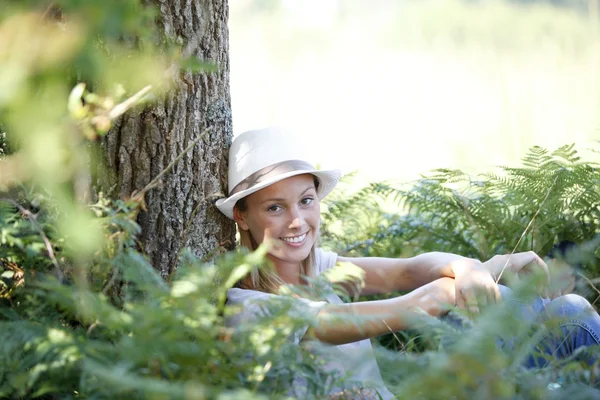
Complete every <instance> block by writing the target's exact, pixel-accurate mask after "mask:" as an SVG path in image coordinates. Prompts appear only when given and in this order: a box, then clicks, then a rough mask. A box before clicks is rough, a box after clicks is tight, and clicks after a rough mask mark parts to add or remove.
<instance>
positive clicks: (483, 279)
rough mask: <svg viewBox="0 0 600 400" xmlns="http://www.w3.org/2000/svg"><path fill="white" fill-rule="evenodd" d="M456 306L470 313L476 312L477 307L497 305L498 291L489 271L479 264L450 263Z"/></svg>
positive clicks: (464, 260) (474, 261)
mask: <svg viewBox="0 0 600 400" xmlns="http://www.w3.org/2000/svg"><path fill="white" fill-rule="evenodd" d="M452 269H453V271H454V280H455V282H454V285H455V288H456V295H455V296H456V305H458V306H459V307H461V308H466V309H468V310H470V311H471V312H478V311H479V306H481V305H484V304H492V303H497V302H499V301H500V300H501V295H500V290H499V289H498V285H497V283H496V281H495V280H494V278H493V277H492V275H491V274H490V271H489V270H488V269H487V268H486V267H485V265H484V264H481V262H479V261H477V260H473V259H466V258H465V259H462V260H457V261H454V262H453V263H452Z"/></svg>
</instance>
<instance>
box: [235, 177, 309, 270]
mask: <svg viewBox="0 0 600 400" xmlns="http://www.w3.org/2000/svg"><path fill="white" fill-rule="evenodd" d="M246 204H247V209H246V211H244V212H241V211H239V210H238V209H237V208H236V209H235V210H234V217H235V220H236V221H237V222H238V224H239V227H240V229H243V230H249V231H250V233H251V234H252V237H253V238H254V240H255V241H256V243H257V244H261V243H262V242H264V241H265V240H269V241H271V242H272V247H271V250H270V251H269V254H270V255H271V258H273V259H274V260H273V261H275V264H276V265H277V263H278V261H279V262H283V263H294V264H295V263H300V262H302V261H303V260H304V259H306V258H307V257H308V255H309V253H310V250H311V248H312V246H313V245H314V244H315V242H316V240H317V236H318V233H319V225H320V221H321V218H320V211H321V205H320V202H319V199H318V198H317V191H316V189H315V183H314V178H313V176H312V175H310V174H304V175H297V176H293V177H291V178H287V179H284V180H282V181H279V182H277V183H274V184H272V185H271V186H268V187H266V188H264V189H261V190H259V191H258V192H255V193H253V194H251V195H250V196H248V197H246Z"/></svg>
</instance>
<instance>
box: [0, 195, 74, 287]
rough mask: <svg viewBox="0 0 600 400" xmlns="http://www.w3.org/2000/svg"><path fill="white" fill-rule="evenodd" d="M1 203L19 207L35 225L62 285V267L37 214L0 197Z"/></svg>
mask: <svg viewBox="0 0 600 400" xmlns="http://www.w3.org/2000/svg"><path fill="white" fill-rule="evenodd" d="M0 201H6V202H9V203H10V204H12V205H14V206H15V207H17V208H18V209H19V211H21V214H23V215H24V216H25V217H27V219H29V220H30V221H31V222H32V223H33V225H34V226H35V228H36V229H37V231H38V232H39V233H40V236H42V239H43V240H44V244H45V245H46V251H47V252H48V256H49V257H50V260H52V264H53V265H54V269H56V275H57V278H58V283H62V281H63V273H62V271H61V270H60V265H59V264H58V260H56V257H55V256H54V250H53V249H52V243H50V239H48V236H46V234H45V233H44V230H43V229H42V227H41V226H40V224H39V223H38V222H37V218H36V216H35V214H33V213H32V212H31V211H29V210H28V209H26V208H24V207H22V206H21V205H20V204H19V203H17V202H16V201H14V200H12V199H8V198H4V197H0Z"/></svg>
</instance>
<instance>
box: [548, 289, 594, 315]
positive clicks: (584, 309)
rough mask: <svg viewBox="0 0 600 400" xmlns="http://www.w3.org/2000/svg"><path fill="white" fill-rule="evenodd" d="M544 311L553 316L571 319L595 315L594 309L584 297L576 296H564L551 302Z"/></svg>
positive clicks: (571, 294)
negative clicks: (583, 315)
mask: <svg viewBox="0 0 600 400" xmlns="http://www.w3.org/2000/svg"><path fill="white" fill-rule="evenodd" d="M546 310H547V311H548V312H549V313H550V314H551V315H554V316H563V317H571V316H575V315H577V314H582V313H595V310H594V308H593V307H592V305H591V304H590V302H589V301H587V300H586V299H585V298H584V297H582V296H579V295H578V294H573V293H570V294H566V295H564V296H560V297H557V298H556V299H554V300H552V301H551V302H550V303H548V305H547V306H546Z"/></svg>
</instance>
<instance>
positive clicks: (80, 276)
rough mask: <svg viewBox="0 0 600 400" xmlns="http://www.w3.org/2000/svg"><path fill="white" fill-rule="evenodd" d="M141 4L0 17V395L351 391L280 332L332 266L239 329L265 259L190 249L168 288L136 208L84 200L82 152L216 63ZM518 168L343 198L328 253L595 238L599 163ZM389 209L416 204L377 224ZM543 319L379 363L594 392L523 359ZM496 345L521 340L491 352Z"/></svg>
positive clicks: (583, 370) (412, 373)
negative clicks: (180, 40) (175, 83)
mask: <svg viewBox="0 0 600 400" xmlns="http://www.w3.org/2000/svg"><path fill="white" fill-rule="evenodd" d="M146 3H148V2H145V1H143V2H141V1H137V0H110V1H106V0H93V1H88V0H86V1H83V0H61V1H55V2H51V3H49V2H46V1H34V0H27V1H17V0H13V1H7V2H4V3H3V5H2V7H0V64H1V65H2V68H0V116H1V118H2V120H1V121H0V122H1V123H2V128H1V129H0V131H2V132H3V133H4V132H6V133H7V135H6V136H4V135H3V136H2V137H1V138H2V139H0V145H1V147H2V148H3V150H2V153H1V154H0V156H2V162H3V168H7V169H6V170H8V171H9V173H8V174H5V173H4V171H5V169H3V171H2V172H3V174H0V190H3V191H6V192H5V193H3V194H2V195H1V196H0V197H1V199H0V268H1V270H0V397H3V398H36V397H38V398H49V399H54V398H60V399H63V398H66V399H68V398H93V399H132V398H134V399H135V398H152V399H164V398H186V399H190V398H191V399H204V398H211V399H213V398H214V399H235V398H239V399H253V398H256V399H258V398H284V397H286V395H288V394H289V391H290V389H291V388H292V387H293V386H294V385H293V382H294V379H295V376H296V374H297V373H300V374H302V375H303V376H304V377H306V379H307V381H308V384H307V386H306V388H305V391H306V392H305V393H302V394H301V395H299V397H302V398H323V397H325V396H326V394H327V393H329V391H330V389H331V387H332V385H340V386H341V387H350V385H351V382H347V381H346V380H345V377H342V376H338V375H337V374H336V373H334V372H332V371H326V370H323V368H322V367H323V365H322V359H321V358H320V357H318V356H316V355H315V353H313V352H312V351H309V350H308V349H307V348H306V347H304V346H298V345H296V344H294V342H293V341H291V340H290V338H291V337H292V336H294V335H296V334H297V333H298V332H303V330H304V329H305V328H306V326H309V325H311V324H313V323H314V317H313V316H312V313H311V312H309V311H308V310H307V309H306V306H305V305H303V303H302V302H299V301H297V300H296V298H297V297H298V296H302V297H310V298H315V299H319V298H323V297H324V296H325V295H326V294H328V293H331V291H333V290H338V291H339V287H338V286H334V287H332V286H331V285H329V283H328V282H327V281H326V279H327V278H329V279H331V280H333V281H339V279H340V278H339V276H337V275H338V271H335V273H331V274H328V276H323V277H320V278H317V279H315V280H314V282H313V285H312V288H310V289H307V288H303V287H300V288H293V287H292V288H286V290H287V292H286V293H285V295H284V296H282V297H281V298H279V299H277V300H274V301H273V302H271V303H270V304H268V305H266V304H265V307H266V308H267V312H265V313H264V314H263V315H260V316H257V318H256V319H255V320H254V321H240V323H239V324H236V326H235V327H231V326H229V324H228V319H229V318H230V317H232V316H233V314H234V313H235V312H236V311H238V310H236V309H235V308H234V307H230V306H228V305H227V304H226V303H225V299H226V291H227V290H228V289H229V288H230V287H231V286H232V285H233V284H234V283H235V282H236V281H237V280H238V279H239V278H240V277H242V276H243V275H244V274H245V273H247V272H248V271H249V270H250V269H253V268H265V267H267V266H265V265H264V264H265V262H264V254H265V251H266V250H265V249H264V248H262V249H259V250H258V251H257V252H255V253H252V254H247V253H244V252H232V253H228V254H225V255H222V256H221V257H219V258H217V259H214V260H212V261H210V262H203V261H200V260H199V259H198V258H197V257H196V256H194V255H193V254H191V253H190V252H189V251H183V252H182V254H181V257H180V260H179V265H178V268H177V269H176V273H175V274H174V275H173V276H170V277H169V279H168V280H167V281H164V280H163V279H162V278H161V277H160V276H159V275H158V274H157V272H156V270H155V269H154V268H153V266H152V265H151V264H149V262H148V260H147V259H146V258H145V257H144V255H143V254H141V253H140V252H138V251H137V250H136V235H138V234H139V233H140V228H139V226H138V225H137V224H136V222H135V221H136V216H137V213H138V212H139V211H140V209H141V207H143V201H141V199H139V198H134V199H132V200H130V201H124V200H113V199H109V198H105V197H104V196H102V195H101V194H100V195H99V196H98V198H97V199H96V200H95V201H94V203H93V204H89V203H87V202H86V201H83V200H82V199H85V198H89V196H87V195H89V192H90V188H89V187H87V188H86V185H85V182H87V178H88V177H90V176H91V171H90V167H89V164H90V163H89V161H90V157H91V156H90V155H89V153H88V150H89V147H90V140H91V141H93V140H95V139H96V138H97V137H98V136H100V135H103V134H106V132H107V130H108V129H109V128H110V126H111V125H112V123H113V121H114V119H115V118H117V117H118V116H119V115H121V114H122V113H123V112H125V111H126V110H127V109H130V108H131V107H136V106H138V105H140V104H143V103H144V102H145V101H147V100H148V96H147V95H148V93H149V92H150V91H153V92H154V93H157V94H159V95H160V93H162V92H163V91H164V90H165V89H167V88H168V85H167V82H168V81H169V78H170V77H171V75H170V74H172V73H173V72H174V71H176V70H177V68H175V69H173V68H171V66H172V65H179V67H181V68H184V69H193V70H198V69H209V68H211V66H209V65H207V64H203V63H198V62H195V61H193V60H188V61H186V60H183V59H182V56H181V55H180V53H181V51H180V49H179V48H178V46H174V45H173V44H172V43H169V41H168V40H166V39H165V38H163V37H162V35H161V34H160V33H159V32H158V31H157V30H155V22H156V19H157V18H158V13H157V11H156V8H153V7H150V6H148V5H147V4H146ZM149 87H150V88H149ZM5 137H6V138H7V139H8V141H9V142H10V153H11V154H8V152H7V151H6V150H5V149H6V148H7V147H6V140H5ZM525 162H526V164H525V166H524V167H523V168H517V169H511V168H505V169H503V173H502V174H501V175H498V176H495V175H489V176H484V177H482V179H481V180H479V181H475V180H472V179H470V178H469V177H467V176H466V175H465V174H462V173H460V172H459V171H450V170H439V171H436V172H435V173H434V174H433V175H431V176H429V177H427V178H426V179H423V180H422V181H420V182H419V183H418V184H417V185H416V186H415V187H413V188H410V189H397V188H393V187H391V186H390V185H385V184H374V185H371V186H369V187H367V188H364V189H363V190H361V191H359V192H358V193H355V194H354V195H352V196H343V195H342V194H338V197H337V199H336V198H334V199H333V201H331V202H330V203H329V205H328V206H329V207H328V210H327V212H326V213H325V214H324V217H323V218H324V222H325V226H324V234H323V237H324V239H325V244H326V245H328V246H329V247H333V248H335V249H336V250H340V249H342V250H344V252H346V253H348V254H353V255H358V254H364V255H386V256H398V255H408V256H410V255H412V254H414V253H417V252H423V251H429V250H446V251H452V252H457V253H461V254H464V255H470V256H475V257H479V258H485V257H490V256H491V255H493V254H495V253H501V252H508V251H511V250H512V248H513V247H514V246H515V244H516V243H517V242H519V246H517V247H518V248H519V249H534V250H536V251H540V252H544V251H546V250H547V249H548V248H549V246H550V245H551V244H552V243H554V242H555V241H556V240H559V239H571V240H574V241H577V242H579V243H583V242H586V241H589V240H590V239H592V238H593V237H595V236H596V235H597V234H598V224H599V223H600V222H599V216H598V204H599V201H598V200H599V197H600V196H599V194H598V172H597V170H596V169H595V166H594V165H592V164H589V163H588V164H586V163H583V162H581V161H580V160H579V159H578V158H577V155H576V153H575V152H574V151H573V149H572V147H565V148H561V149H559V150H558V151H556V152H553V153H551V154H548V153H547V152H545V151H544V150H542V149H537V148H536V149H532V151H531V152H530V154H528V156H527V158H526V160H525ZM82 177H83V178H82ZM82 182H84V184H82ZM82 188H83V189H82ZM386 199H395V200H396V201H398V202H399V204H400V205H401V206H402V207H405V208H406V210H407V211H408V212H407V213H406V214H404V213H402V214H392V213H387V214H386V213H383V212H382V211H381V210H382V203H381V202H382V201H385V200H386ZM530 221H533V222H532V224H531V225H529V222H530ZM523 232H525V235H524V236H523V239H522V240H520V241H519V239H520V237H521V234H522V233H523ZM595 246H597V243H596V244H595ZM585 265H586V268H588V270H587V271H588V272H595V271H596V269H594V268H596V267H595V266H594V265H593V263H591V261H587V263H586V264H585ZM535 278H536V277H533V278H532V279H535ZM528 283H531V282H530V281H523V284H522V286H521V288H520V289H519V288H517V289H518V290H517V291H516V295H517V297H518V298H523V299H527V298H530V296H531V293H530V291H528V288H529V287H535V285H533V284H532V285H528ZM528 296H529V297H528ZM456 318H458V319H460V320H461V321H463V322H464V323H465V324H466V325H471V324H470V322H469V319H468V318H466V317H465V316H460V315H457V317H456ZM551 325H552V324H551V323H549V324H548V325H545V324H544V325H538V324H531V323H525V322H523V321H521V320H519V319H517V314H516V313H515V312H514V310H511V309H510V306H509V305H508V304H505V305H502V306H497V307H490V308H489V309H488V310H484V312H483V313H482V314H481V315H480V317H479V318H478V321H476V324H473V326H472V327H471V328H470V329H466V330H463V329H457V328H456V326H455V325H452V324H449V323H447V322H445V321H438V320H433V321H432V320H431V319H425V320H424V321H423V325H422V326H423V327H422V329H421V330H420V332H421V333H420V335H421V336H420V337H419V338H417V339H410V336H408V338H409V340H412V342H411V343H410V344H409V345H405V346H404V347H403V348H402V350H403V352H400V353H399V352H390V351H386V350H383V349H382V350H381V351H380V352H378V353H379V359H380V362H381V370H382V373H383V375H384V376H385V378H386V379H387V382H388V383H389V385H390V388H391V389H392V390H394V391H395V392H396V393H397V394H398V395H399V397H400V398H448V397H451V398H452V397H454V398H519V397H521V398H549V397H552V396H554V397H560V396H564V395H567V394H568V395H572V393H577V394H578V395H579V396H580V397H584V398H585V397H591V396H592V395H594V394H596V392H595V390H596V389H595V385H596V383H595V382H597V381H598V379H597V378H598V377H597V371H596V370H595V369H591V368H589V367H588V366H586V365H585V364H582V363H580V362H578V361H576V360H563V361H556V360H555V361H553V362H552V365H551V368H547V369H543V370H530V371H524V370H523V369H522V368H521V367H520V366H521V363H522V361H523V357H524V355H525V354H528V353H529V350H530V349H531V348H532V347H533V344H534V339H535V338H537V337H538V336H536V335H540V334H542V333H544V332H545V329H551V328H552V326H551ZM398 335H401V334H398ZM440 337H443V338H444V339H446V340H448V341H449V342H444V341H441V342H440ZM497 338H503V339H504V340H505V341H510V342H511V344H512V347H510V348H509V349H506V348H501V347H499V346H498V345H497ZM440 343H441V347H440V348H438V345H439V344H440ZM315 347H317V348H318V347H319V346H318V345H315ZM320 350H322V351H327V349H326V348H322V349H320ZM414 350H418V351H414ZM498 377H501V378H502V379H497V378H498ZM440 382H441V383H443V386H441V385H439V384H434V383H440ZM582 385H585V386H582ZM348 397H352V394H348Z"/></svg>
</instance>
